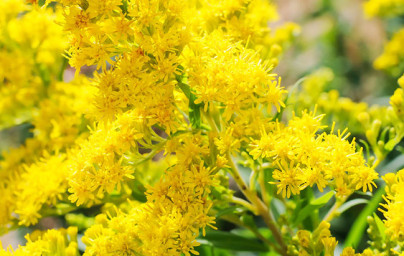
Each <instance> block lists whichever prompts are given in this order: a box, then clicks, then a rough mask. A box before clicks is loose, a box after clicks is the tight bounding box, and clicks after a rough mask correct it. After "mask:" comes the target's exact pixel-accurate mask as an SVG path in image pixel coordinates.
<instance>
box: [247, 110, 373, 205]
mask: <svg viewBox="0 0 404 256" xmlns="http://www.w3.org/2000/svg"><path fill="white" fill-rule="evenodd" d="M321 118H322V116H315V115H314V114H313V113H310V114H309V113H307V112H304V113H303V115H302V117H294V118H293V119H292V120H290V121H289V124H288V126H285V127H282V125H280V124H279V123H275V124H274V126H275V127H276V129H273V130H272V131H271V132H267V131H265V129H263V130H262V133H261V138H260V139H259V140H253V141H252V144H251V146H252V150H251V151H250V154H251V155H252V156H253V157H254V159H257V158H260V157H262V158H264V159H268V160H271V161H273V160H276V161H277V162H278V165H279V163H280V165H279V169H277V170H275V171H274V173H273V178H274V179H275V180H277V182H274V184H277V186H278V193H282V195H283V196H286V197H290V195H291V194H299V193H300V190H303V189H304V188H306V187H308V186H310V187H311V186H313V185H315V184H316V185H317V188H318V189H319V190H320V191H323V189H324V188H325V187H326V186H327V185H328V186H331V187H333V188H335V190H336V191H337V192H338V193H337V196H341V197H345V196H349V195H350V194H351V193H353V191H355V190H358V189H362V190H363V191H364V192H366V191H368V190H369V191H372V186H376V184H375V183H374V180H375V179H377V178H378V174H377V173H376V171H375V170H374V169H373V168H371V167H369V166H367V164H366V161H365V159H364V158H363V156H362V151H361V150H359V151H357V150H356V146H355V141H352V142H348V141H347V140H346V139H347V137H348V136H349V134H347V133H346V131H343V132H340V131H338V134H337V135H334V134H333V129H332V130H331V133H330V134H327V133H321V134H318V131H319V130H320V129H321V128H323V126H321V122H320V120H321ZM317 134H318V135H317ZM288 163H290V164H288ZM275 168H276V167H275ZM345 186H347V187H346V188H344V189H343V190H341V188H342V187H345ZM342 191H344V192H342Z"/></svg>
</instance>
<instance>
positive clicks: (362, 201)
mask: <svg viewBox="0 0 404 256" xmlns="http://www.w3.org/2000/svg"><path fill="white" fill-rule="evenodd" d="M368 202H369V200H368V199H364V198H356V199H353V200H350V201H348V202H346V203H345V204H343V205H341V207H340V208H339V209H338V212H339V213H343V212H345V211H346V210H348V209H349V208H351V207H354V206H356V205H359V204H367V203H368Z"/></svg>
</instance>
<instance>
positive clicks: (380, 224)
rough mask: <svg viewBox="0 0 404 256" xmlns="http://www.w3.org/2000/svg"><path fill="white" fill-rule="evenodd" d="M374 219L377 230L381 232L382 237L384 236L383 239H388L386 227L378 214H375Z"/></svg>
mask: <svg viewBox="0 0 404 256" xmlns="http://www.w3.org/2000/svg"><path fill="white" fill-rule="evenodd" d="M373 218H374V219H375V222H376V226H377V229H378V230H379V233H380V235H381V236H382V239H383V241H384V239H385V238H386V227H385V226H384V224H383V221H382V220H381V219H380V218H379V216H377V214H376V213H375V212H374V213H373Z"/></svg>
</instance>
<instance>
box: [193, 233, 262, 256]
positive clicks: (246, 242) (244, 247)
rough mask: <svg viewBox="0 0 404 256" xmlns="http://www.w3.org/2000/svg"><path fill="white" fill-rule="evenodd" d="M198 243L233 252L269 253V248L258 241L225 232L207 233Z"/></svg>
mask: <svg viewBox="0 0 404 256" xmlns="http://www.w3.org/2000/svg"><path fill="white" fill-rule="evenodd" d="M197 241H198V242H199V243H201V244H211V245H212V246H214V247H215V248H221V249H228V250H232V251H247V252H267V251H268V247H267V246H266V245H265V244H263V243H261V242H260V241H259V240H256V239H249V238H245V237H243V236H239V235H235V234H232V233H229V232H224V231H207V232H206V236H205V237H200V238H199V239H197Z"/></svg>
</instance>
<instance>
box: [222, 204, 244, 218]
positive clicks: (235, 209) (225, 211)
mask: <svg viewBox="0 0 404 256" xmlns="http://www.w3.org/2000/svg"><path fill="white" fill-rule="evenodd" d="M243 211H244V210H243V208H241V207H239V206H231V207H227V208H224V209H222V210H219V211H218V212H217V213H216V218H217V219H218V218H220V217H221V216H223V215H229V214H232V213H241V212H243Z"/></svg>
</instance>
